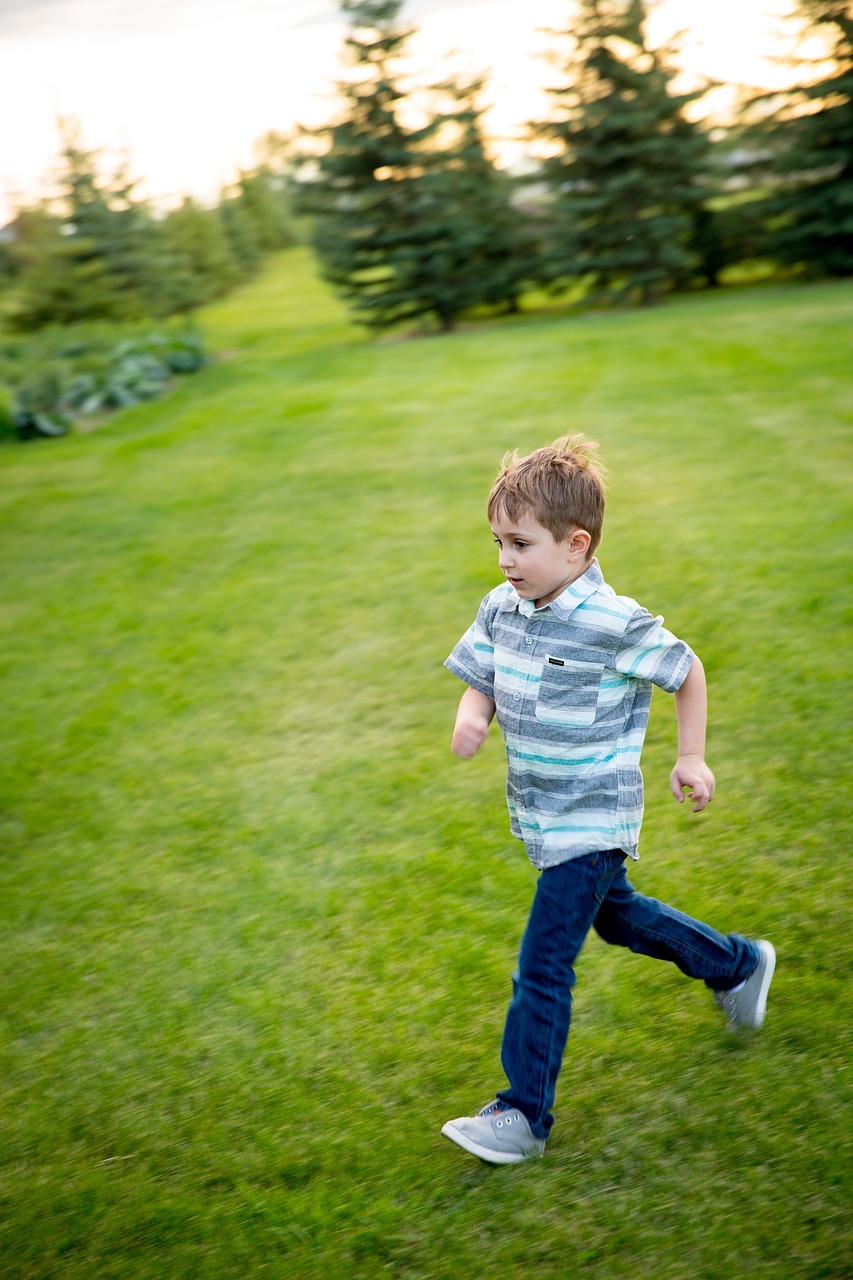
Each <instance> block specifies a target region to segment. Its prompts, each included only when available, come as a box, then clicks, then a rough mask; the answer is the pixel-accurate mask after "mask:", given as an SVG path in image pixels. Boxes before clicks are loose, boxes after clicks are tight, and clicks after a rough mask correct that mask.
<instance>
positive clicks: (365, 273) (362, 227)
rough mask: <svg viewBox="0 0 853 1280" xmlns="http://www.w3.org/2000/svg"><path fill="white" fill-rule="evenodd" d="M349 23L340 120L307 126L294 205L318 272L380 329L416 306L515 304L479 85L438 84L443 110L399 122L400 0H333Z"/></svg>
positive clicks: (452, 309) (446, 317)
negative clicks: (308, 146) (310, 150)
mask: <svg viewBox="0 0 853 1280" xmlns="http://www.w3.org/2000/svg"><path fill="white" fill-rule="evenodd" d="M341 8H342V10H343V12H344V13H345V14H347V15H348V16H349V17H350V18H351V20H352V23H353V26H352V30H351V33H350V35H349V37H348V39H347V42H346V48H347V51H348V54H349V61H350V75H349V76H348V77H347V79H346V80H344V81H343V82H342V83H341V84H340V85H339V91H340V93H341V95H342V97H343V98H344V103H345V107H344V111H343V113H342V115H341V117H340V118H339V120H338V121H337V122H336V123H334V124H332V125H330V126H329V127H328V128H326V129H323V130H318V131H315V132H314V133H313V134H309V135H308V136H309V137H312V138H314V139H315V140H317V141H320V142H321V143H322V144H324V146H323V149H322V151H321V152H320V153H319V154H315V155H314V156H312V157H311V158H310V167H309V165H307V164H305V163H304V162H303V170H304V172H305V175H306V177H305V180H304V182H303V184H302V197H301V207H302V208H303V209H304V210H305V211H307V212H309V213H311V214H312V215H313V219H314V232H313V243H314V247H315V250H316V252H317V255H318V258H319V260H320V264H321V268H322V270H323V273H324V275H325V276H326V278H327V279H329V280H330V281H331V283H332V284H333V285H334V286H335V287H336V288H337V289H338V290H339V291H340V292H341V293H342V295H343V296H344V297H345V298H346V299H347V300H348V301H349V302H350V304H351V306H352V309H353V311H354V313H355V315H356V317H357V318H358V319H359V320H360V321H361V322H362V323H364V324H366V325H367V326H368V327H370V328H375V329H382V328H387V327H390V326H391V325H394V324H397V323H400V322H401V321H405V320H412V319H416V318H421V317H433V318H434V319H437V321H438V323H439V324H440V326H441V328H442V329H449V328H451V327H452V325H453V324H454V322H455V319H456V317H457V316H458V315H459V313H460V312H461V311H463V310H465V309H467V308H470V307H472V306H475V305H479V304H483V303H489V304H496V303H499V302H504V303H506V304H507V305H513V304H514V301H515V298H516V296H517V294H518V291H519V269H518V267H517V265H515V264H510V262H509V259H508V257H507V256H506V255H509V254H510V253H511V251H512V247H513V244H514V241H513V234H512V229H511V220H512V216H511V209H510V205H509V197H508V191H507V189H506V187H505V186H504V185H503V184H502V183H501V180H500V177H499V175H498V174H497V173H496V171H495V170H494V168H493V166H492V165H491V163H490V161H489V159H488V157H487V154H486V150H485V146H484V143H483V137H482V132H481V128H480V114H481V113H480V112H479V111H478V110H477V108H476V105H475V103H474V95H475V90H476V88H477V86H472V87H470V88H468V89H460V88H458V87H455V86H449V85H445V86H443V87H442V89H441V90H440V91H437V92H440V93H441V95H442V96H443V97H444V98H445V99H446V100H447V99H448V98H449V100H450V102H449V108H448V110H446V111H444V112H441V113H433V114H431V115H429V117H428V118H427V119H426V121H425V123H424V124H423V125H421V126H420V127H414V126H410V125H408V124H404V123H403V122H402V119H401V117H402V116H403V114H404V112H403V111H401V107H402V106H403V105H404V104H405V101H406V93H405V90H404V89H403V88H402V87H401V84H400V80H399V70H400V63H401V59H402V55H403V52H404V48H405V44H406V41H407V40H408V38H409V35H410V34H411V33H410V32H409V31H408V30H405V29H403V28H401V27H400V26H399V25H398V16H399V11H400V8H401V0H342V5H341Z"/></svg>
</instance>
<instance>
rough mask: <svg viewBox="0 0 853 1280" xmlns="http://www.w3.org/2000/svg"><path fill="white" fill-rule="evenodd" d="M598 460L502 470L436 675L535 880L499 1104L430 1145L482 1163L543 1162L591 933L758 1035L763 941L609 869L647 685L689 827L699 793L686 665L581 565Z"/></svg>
mask: <svg viewBox="0 0 853 1280" xmlns="http://www.w3.org/2000/svg"><path fill="white" fill-rule="evenodd" d="M596 449H597V446H596V445H594V444H593V443H591V442H590V441H587V440H585V439H584V438H583V437H582V436H568V437H564V438H563V439H561V440H558V441H556V443H555V444H554V445H552V446H549V447H547V448H544V449H537V450H536V452H535V453H532V454H530V455H529V456H527V457H519V456H518V455H517V454H514V455H513V456H512V457H511V458H509V459H505V460H504V468H503V470H502V471H501V473H500V475H499V476H498V479H497V480H496V482H495V484H494V486H493V488H492V491H491V493H490V495H489V502H488V518H489V523H490V525H491V528H492V533H493V534H494V538H495V542H496V543H497V546H498V564H499V566H500V568H501V570H502V572H503V574H504V575H505V577H506V582H503V583H501V585H500V586H498V587H495V589H494V590H493V591H491V592H490V593H489V594H488V595H487V596H486V598H485V600H484V601H483V603H482V605H481V606H480V611H479V613H478V614H477V619H476V621H475V622H474V624H473V626H472V627H471V628H470V630H469V631H468V632H467V633H466V634H465V635H464V636H463V637H462V639H461V640H460V641H459V643H458V644H457V646H456V648H455V649H454V650H453V652H452V654H451V655H450V657H449V658H448V659H447V662H446V664H445V665H446V666H447V667H448V668H449V669H450V670H451V671H452V672H453V673H454V674H455V675H457V676H459V677H460V679H462V680H464V681H465V683H466V684H467V685H468V688H467V689H466V691H465V693H464V694H463V695H462V699H461V701H460V703H459V710H458V712H457V716H456V726H455V729H454V733H453V743H452V750H453V751H454V753H455V754H456V755H459V756H464V757H469V758H470V757H471V756H473V755H474V754H475V752H476V751H477V750H478V748H479V747H480V746H481V745H482V743H483V742H484V740H485V738H486V735H487V733H488V731H489V725H490V723H491V720H492V718H493V716H495V715H496V716H497V721H498V724H499V726H500V729H501V733H502V734H503V737H504V740H505V743H506V751H507V803H508V805H509V813H510V826H511V829H512V832H513V835H515V836H517V837H518V838H519V839H520V840H523V841H524V845H525V848H526V850H527V854H528V856H529V858H530V861H531V862H532V863H533V865H534V867H536V868H537V869H538V870H539V873H540V874H539V878H538V881H537V885H536V892H535V895H534V899H533V905H532V907H531V911H530V918H529V920H528V923H527V928H526V930H525V933H524V937H523V939H522V943H521V950H520V953H519V958H518V968H517V970H516V972H515V973H514V974H513V979H512V1000H511V1002H510V1005H509V1009H508V1012H507V1017H506V1025H505V1027H504V1034H503V1044H502V1047H501V1063H502V1066H503V1069H504V1071H505V1072H506V1076H507V1079H508V1081H509V1087H508V1088H506V1089H502V1090H501V1091H500V1092H499V1093H498V1094H497V1097H496V1098H495V1099H494V1101H492V1102H490V1103H488V1105H487V1106H485V1107H484V1108H483V1109H482V1110H481V1111H480V1112H479V1113H478V1114H477V1115H475V1116H464V1117H461V1118H460V1119H458V1120H450V1121H448V1122H447V1124H445V1126H444V1128H443V1129H442V1133H443V1134H444V1135H445V1136H446V1137H448V1138H450V1139H451V1140H452V1141H453V1142H456V1143H458V1145H459V1146H460V1147H463V1148H464V1149H465V1150H466V1151H470V1152H471V1153H472V1154H473V1155H476V1156H479V1157H480V1159H482V1160H486V1161H489V1162H490V1163H492V1164H513V1163H516V1162H517V1161H519V1160H524V1159H525V1158H526V1157H528V1156H534V1155H541V1154H542V1152H543V1151H544V1148H545V1141H546V1139H547V1137H548V1134H549V1132H550V1129H551V1126H552V1124H553V1122H554V1118H553V1116H552V1115H551V1111H550V1109H551V1106H552V1105H553V1102H554V1094H555V1088H556V1082H557V1076H558V1074H559V1071H560V1066H561V1063H562V1058H563V1051H564V1049H565V1045H566V1039H567V1037H568V1033H569V1022H570V1018H571V1007H572V987H573V986H574V982H575V972H574V967H573V966H574V963H575V960H576V958H577V955H578V953H579V951H580V949H581V947H582V946H583V942H584V939H585V938H586V935H587V933H588V932H589V929H590V927H592V928H594V929H595V930H596V932H597V933H598V934H599V935H600V936H601V937H602V938H603V939H604V940H605V942H609V943H613V944H615V945H617V946H622V947H628V948H630V950H631V951H636V952H639V953H640V954H642V955H647V956H654V957H655V958H656V959H658V960H670V961H672V963H673V964H676V965H677V966H678V968H679V969H680V970H681V971H682V973H685V974H687V975H688V976H689V977H691V978H699V979H701V980H703V981H704V982H705V984H706V985H707V986H708V987H710V989H711V990H712V991H713V992H714V996H715V998H716V1001H717V1003H718V1004H719V1006H720V1008H721V1009H722V1010H723V1011H724V1013H725V1014H726V1016H727V1018H728V1019H729V1022H730V1023H731V1024H732V1025H733V1026H735V1027H739V1026H747V1027H760V1026H761V1024H762V1022H763V1020H764V1011H765V1006H766V1003H767V991H768V988H769V986H770V981H771V979H772V977H773V969H774V966H775V953H774V951H773V947H772V946H771V945H770V943H769V942H764V941H760V942H755V941H751V940H750V939H747V938H744V937H741V936H740V935H739V934H734V933H732V934H727V935H723V934H720V933H718V932H717V931H716V930H715V929H712V928H711V927H710V926H709V925H706V924H702V923H700V922H699V921H698V920H693V919H691V918H690V916H687V915H684V914H683V913H682V912H680V911H676V910H674V909H673V908H672V907H669V906H667V905H666V904H665V903H663V902H658V901H656V900H655V899H654V898H647V897H645V896H643V894H640V893H638V892H637V891H636V890H635V889H634V888H633V886H632V885H631V884H630V883H629V881H628V877H627V875H626V874H625V867H624V861H625V858H626V857H627V858H631V859H636V858H637V844H638V839H639V834H640V823H641V821H642V815H643V780H642V776H641V773H640V752H641V750H642V745H643V738H644V736H645V732H646V725H647V723H648V718H649V707H650V704H651V697H652V686H653V685H658V686H659V687H660V688H662V689H665V690H667V692H669V693H673V694H674V695H675V708H676V718H677V721H678V758H677V760H676V762H675V767H674V769H673V770H672V774H671V776H670V787H671V790H672V793H673V795H674V796H675V798H676V800H678V801H679V802H682V803H683V801H684V796H685V792H686V793H687V796H688V799H689V800H690V801H691V802H692V805H693V811H694V813H696V812H699V811H700V810H702V809H704V808H705V807H706V805H708V804H709V803H710V801H711V800H712V799H713V795H714V785H715V784H714V775H713V774H712V772H711V770H710V769H709V768H708V765H707V764H706V763H705V722H706V691H705V673H704V670H703V668H702V664H701V662H700V661H699V659H698V658H697V657H696V655H695V654H694V653H693V652H692V651H691V649H690V648H689V647H688V646H687V645H686V644H685V643H684V642H683V641H682V640H678V639H676V637H675V636H674V635H672V634H671V633H670V632H669V631H667V630H666V629H665V628H664V627H663V625H662V621H663V620H662V619H661V618H659V617H658V618H655V617H652V615H651V614H650V613H648V612H647V611H646V610H645V609H643V608H641V606H640V605H638V604H637V603H636V602H635V601H634V600H630V599H628V598H627V597H626V596H617V595H616V593H615V592H614V591H613V590H612V589H611V588H610V587H609V586H607V584H606V583H605V581H604V579H603V577H602V575H601V570H600V568H599V565H598V561H597V560H596V559H595V550H596V548H597V546H598V544H599V542H600V540H601V529H602V524H603V520H604V486H603V483H602V480H601V476H600V473H599V471H598V469H597V467H596Z"/></svg>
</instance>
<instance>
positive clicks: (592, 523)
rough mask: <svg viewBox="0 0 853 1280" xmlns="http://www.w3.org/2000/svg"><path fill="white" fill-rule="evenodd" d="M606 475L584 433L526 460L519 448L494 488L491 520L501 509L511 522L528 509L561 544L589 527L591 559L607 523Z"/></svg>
mask: <svg viewBox="0 0 853 1280" xmlns="http://www.w3.org/2000/svg"><path fill="white" fill-rule="evenodd" d="M603 474H604V467H603V466H602V464H601V463H600V462H599V460H598V445H597V444H596V443H595V441H594V440H587V438H586V437H585V436H582V435H567V436H561V437H560V439H559V440H555V441H554V443H553V444H550V445H546V446H545V447H544V448H542V449H537V450H536V451H535V452H534V453H529V454H528V455H527V457H520V456H519V453H518V450H517V449H515V450H513V452H512V453H508V454H506V455H505V456H504V459H503V461H502V463H501V470H500V472H499V474H498V478H497V480H496V481H495V483H494V484H493V485H492V491H491V493H490V494H489V504H488V515H489V520H490V521H492V520H493V519H494V518H495V516H497V514H498V513H499V512H501V511H505V512H506V514H507V515H508V516H509V518H510V520H517V519H518V517H519V516H521V515H523V514H524V512H526V511H529V512H530V513H531V514H532V515H533V517H534V518H535V519H536V520H538V521H539V523H540V524H541V525H542V527H543V528H545V529H548V530H549V532H550V533H551V534H553V536H554V538H555V539H556V540H557V542H562V541H563V539H564V538H566V537H567V536H568V535H569V533H571V531H572V530H573V529H586V531H587V533H588V534H589V535H590V539H591V541H590V544H589V557H590V558H591V557H592V556H593V554H594V553H595V549H596V547H597V546H598V544H599V543H600V542H601V530H602V526H603V524H604V481H603V479H602V476H603Z"/></svg>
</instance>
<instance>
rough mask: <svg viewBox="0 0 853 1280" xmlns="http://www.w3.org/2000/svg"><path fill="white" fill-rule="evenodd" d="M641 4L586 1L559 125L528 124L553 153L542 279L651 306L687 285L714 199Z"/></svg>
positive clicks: (560, 98)
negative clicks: (704, 214)
mask: <svg viewBox="0 0 853 1280" xmlns="http://www.w3.org/2000/svg"><path fill="white" fill-rule="evenodd" d="M645 17H646V10H645V4H644V2H643V0H581V4H580V16H579V20H578V22H577V23H576V24H575V27H574V30H573V32H571V33H569V32H566V33H564V34H566V35H569V34H572V35H573V36H574V40H575V45H576V52H575V54H574V55H573V56H570V57H569V59H568V60H567V62H566V63H565V64H564V67H563V69H564V71H565V73H566V83H565V84H564V85H563V86H562V87H559V88H555V89H552V90H550V92H551V94H552V96H553V98H554V100H555V102H556V106H557V117H556V118H554V119H552V120H549V121H547V122H544V123H541V124H537V125H534V126H532V131H533V136H534V137H535V138H537V139H538V140H540V141H544V142H545V143H547V144H548V146H549V147H550V148H551V150H552V154H551V155H550V157H549V158H548V159H547V160H545V161H544V162H543V165H542V178H543V180H544V182H545V184H546V188H547V190H548V193H549V205H548V210H547V228H546V231H545V235H544V248H545V260H544V262H543V264H542V266H541V268H540V273H541V277H542V279H543V280H544V281H546V282H547V283H549V284H551V285H552V286H556V287H561V286H565V285H567V284H568V283H569V282H570V281H571V280H573V279H577V278H578V277H583V278H585V279H586V281H587V283H588V285H589V288H590V291H591V293H592V295H593V296H598V297H603V296H606V297H610V298H613V299H616V300H637V301H640V302H642V303H650V302H653V301H655V299H657V298H658V297H659V296H660V295H661V294H662V293H664V292H665V291H666V290H668V289H671V288H673V287H674V286H675V285H677V284H678V283H679V282H681V281H683V280H684V278H685V276H686V275H687V274H688V273H689V271H690V269H691V267H692V264H693V260H694V254H693V253H692V252H691V249H690V242H691V238H692V237H694V235H695V233H696V227H697V218H698V216H699V212H700V210H701V209H702V207H703V204H704V202H705V200H706V199H707V197H708V195H709V194H710V193H709V191H708V190H707V187H706V185H705V166H706V158H707V153H708V147H709V143H708V139H707V137H706V135H705V133H704V131H703V130H702V129H701V128H700V127H699V126H698V125H696V124H694V123H692V122H691V121H689V120H688V119H687V118H686V116H685V114H684V108H685V107H686V106H687V105H688V104H689V103H690V102H692V101H693V100H695V99H696V98H698V97H700V96H701V94H702V92H704V90H702V91H698V92H693V93H681V94H676V93H674V92H673V91H672V88H671V83H672V79H673V76H674V74H675V73H674V72H673V71H672V70H671V69H670V67H669V66H668V65H667V61H666V57H665V54H664V53H662V52H660V51H653V50H650V49H649V48H648V47H647V45H646V42H645V35H644V23H645Z"/></svg>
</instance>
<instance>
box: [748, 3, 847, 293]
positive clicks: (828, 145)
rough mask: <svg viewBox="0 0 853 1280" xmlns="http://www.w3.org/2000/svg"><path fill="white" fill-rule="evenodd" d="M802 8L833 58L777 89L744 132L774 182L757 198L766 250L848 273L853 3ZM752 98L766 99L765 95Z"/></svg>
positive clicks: (792, 262)
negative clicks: (790, 86)
mask: <svg viewBox="0 0 853 1280" xmlns="http://www.w3.org/2000/svg"><path fill="white" fill-rule="evenodd" d="M800 13H801V15H802V17H803V18H804V19H805V20H806V23H807V25H810V26H812V27H814V28H817V29H818V30H819V31H821V32H822V33H825V34H827V35H828V36H829V45H830V52H831V63H830V67H829V70H828V71H826V72H825V74H824V75H823V76H820V77H818V78H815V79H814V80H813V81H811V82H810V83H808V84H805V85H802V86H801V87H799V88H797V89H794V90H792V91H791V92H789V93H787V94H784V95H782V96H781V101H779V100H778V96H777V101H776V103H775V110H774V111H773V112H772V113H771V114H770V115H769V117H767V118H766V119H765V120H764V121H763V122H762V123H761V124H760V125H758V126H757V127H754V128H753V129H752V131H751V132H750V133H748V134H747V137H748V138H750V139H751V140H752V142H753V145H755V146H756V147H757V149H758V150H759V151H761V152H763V158H762V159H761V160H760V161H759V163H758V165H757V166H756V168H757V170H758V178H759V179H763V181H764V182H765V183H766V184H767V185H768V186H769V187H770V189H771V190H770V194H769V195H768V196H767V197H766V198H765V199H764V200H763V201H762V209H763V212H764V215H765V218H766V225H767V240H766V252H767V253H769V254H770V255H771V256H772V257H775V258H776V259H777V260H778V261H780V262H783V263H785V264H786V265H789V266H806V267H809V268H812V269H814V270H817V271H820V272H822V273H825V274H826V275H831V276H846V275H850V274H851V273H853V7H852V6H851V5H850V3H849V0H848V2H846V0H800ZM824 66H825V63H824ZM756 101H757V102H758V103H760V104H761V105H762V106H764V107H765V108H766V106H767V104H768V99H767V97H766V96H765V97H764V98H762V99H758V100H756ZM753 105H755V104H753ZM770 105H774V103H773V98H772V97H771V99H770Z"/></svg>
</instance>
